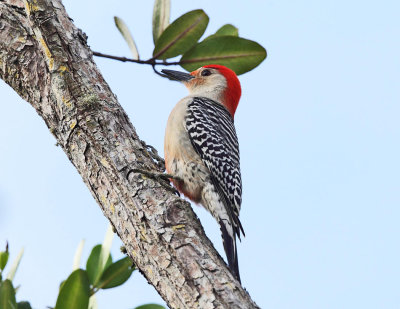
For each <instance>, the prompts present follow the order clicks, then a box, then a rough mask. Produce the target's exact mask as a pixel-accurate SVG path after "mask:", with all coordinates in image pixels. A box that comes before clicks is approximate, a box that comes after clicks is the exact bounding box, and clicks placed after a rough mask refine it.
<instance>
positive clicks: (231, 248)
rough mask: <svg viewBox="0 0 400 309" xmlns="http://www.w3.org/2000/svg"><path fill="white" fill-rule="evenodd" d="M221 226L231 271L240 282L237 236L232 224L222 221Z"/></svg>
mask: <svg viewBox="0 0 400 309" xmlns="http://www.w3.org/2000/svg"><path fill="white" fill-rule="evenodd" d="M219 225H220V227H221V233H222V240H223V243H224V249H225V254H226V258H227V260H228V265H229V268H230V269H231V271H232V273H233V275H234V276H235V277H236V279H237V280H238V281H239V282H240V275H239V263H238V257H237V247H236V234H235V232H234V231H233V228H232V225H231V224H230V223H228V222H226V221H225V222H224V220H220V221H219Z"/></svg>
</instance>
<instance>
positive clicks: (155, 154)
mask: <svg viewBox="0 0 400 309" xmlns="http://www.w3.org/2000/svg"><path fill="white" fill-rule="evenodd" d="M140 142H141V143H142V145H143V147H144V148H146V150H147V151H148V152H149V155H150V157H151V158H152V159H153V161H155V163H156V164H157V166H158V167H159V168H160V169H161V170H162V171H165V161H164V159H163V158H161V157H160V156H159V155H158V151H157V149H155V148H154V147H153V146H151V145H148V144H146V142H145V141H142V140H141V141H140Z"/></svg>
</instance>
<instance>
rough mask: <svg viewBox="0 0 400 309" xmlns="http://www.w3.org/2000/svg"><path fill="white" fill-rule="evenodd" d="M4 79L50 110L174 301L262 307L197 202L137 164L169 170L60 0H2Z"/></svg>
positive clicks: (140, 257) (128, 240)
mask: <svg viewBox="0 0 400 309" xmlns="http://www.w3.org/2000/svg"><path fill="white" fill-rule="evenodd" d="M0 77H1V78H2V79H3V80H4V81H5V82H7V83H8V84H9V85H10V86H11V87H12V88H13V89H14V90H15V91H16V92H17V93H18V94H19V95H20V96H21V97H22V98H23V99H24V100H26V101H28V102H29V103H30V104H31V105H32V106H33V107H34V108H35V109H36V111H37V112H38V114H39V115H40V116H41V117H42V118H43V120H44V121H45V123H46V125H47V126H48V128H49V130H50V132H51V133H52V134H53V135H54V136H55V138H56V139H57V142H58V144H59V145H60V146H61V147H62V148H63V150H64V152H65V153H66V155H67V156H68V158H69V160H70V161H71V162H72V164H73V165H74V166H75V167H76V169H77V170H78V172H79V173H80V175H81V176H82V179H83V181H84V182H85V183H86V185H87V186H88V188H89V190H90V191H91V193H92V195H93V197H94V198H95V199H96V201H97V203H98V204H99V206H100V208H101V210H102V211H103V213H104V215H105V216H106V217H107V218H108V219H109V220H110V222H111V223H112V224H113V225H114V227H115V229H116V231H117V233H118V235H119V236H120V238H121V239H122V241H123V243H124V244H125V247H126V249H127V252H128V254H129V256H130V257H131V258H132V260H133V261H134V263H135V264H136V265H137V267H138V268H139V269H140V271H141V273H142V274H143V275H144V276H145V277H146V278H147V280H148V281H149V283H151V284H152V285H153V286H154V287H155V288H156V289H157V291H158V292H159V293H160V295H161V297H162V298H163V299H164V300H165V301H166V302H167V303H168V305H169V306H170V307H171V308H258V307H257V305H256V304H255V303H254V302H253V301H252V300H251V298H250V296H249V295H248V293H247V292H246V291H244V290H243V288H242V287H241V286H240V284H239V283H238V281H237V280H235V279H234V277H233V276H232V274H231V273H230V271H229V270H228V268H227V266H226V264H225V263H224V261H223V260H222V259H221V257H220V256H219V255H218V253H217V252H216V250H215V249H214V247H213V245H212V244H211V242H210V241H209V240H208V238H207V237H206V236H205V234H204V231H203V229H202V227H201V225H200V222H199V220H198V219H197V217H196V215H195V214H194V213H193V211H192V209H191V207H190V204H189V203H188V202H186V201H184V200H182V199H180V198H179V197H177V196H176V195H175V194H174V193H173V192H171V191H170V190H167V189H166V188H165V187H164V186H162V185H161V183H160V182H161V181H162V180H153V179H151V178H148V177H146V176H145V175H143V174H141V173H138V172H135V169H144V170H149V171H153V172H161V171H162V170H161V168H160V167H159V165H157V163H156V162H155V161H154V160H153V157H152V156H151V151H148V149H147V147H146V146H145V145H144V144H143V143H142V142H141V140H140V139H139V137H138V136H137V134H136V132H135V129H134V127H133V126H132V124H131V122H130V121H129V119H128V117H127V115H126V114H125V112H124V110H123V109H122V107H121V106H120V105H119V103H118V102H117V99H116V97H115V96H114V94H113V93H112V92H111V90H110V88H109V86H108V85H107V83H106V82H105V81H104V79H103V77H102V75H101V74H100V72H99V70H98V69H97V67H96V65H95V63H94V62H93V58H92V52H91V50H90V48H89V47H88V46H87V44H86V35H85V34H84V33H83V32H82V31H81V30H79V29H77V28H76V27H75V26H74V25H73V23H72V22H71V19H70V18H69V17H68V15H67V13H66V11H65V9H64V6H63V5H62V3H61V2H60V1H59V0H29V1H24V2H23V1H21V0H0ZM138 82H139V81H138ZM165 184H166V183H165Z"/></svg>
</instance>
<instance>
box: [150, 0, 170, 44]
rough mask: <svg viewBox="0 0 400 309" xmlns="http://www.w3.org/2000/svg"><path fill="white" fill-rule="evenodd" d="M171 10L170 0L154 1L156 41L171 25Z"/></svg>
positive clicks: (154, 33)
mask: <svg viewBox="0 0 400 309" xmlns="http://www.w3.org/2000/svg"><path fill="white" fill-rule="evenodd" d="M170 10H171V1H170V0H156V1H154V9H153V41H154V43H156V41H157V39H158V38H159V37H160V35H161V33H163V31H164V30H165V29H166V28H167V27H168V25H169V15H170Z"/></svg>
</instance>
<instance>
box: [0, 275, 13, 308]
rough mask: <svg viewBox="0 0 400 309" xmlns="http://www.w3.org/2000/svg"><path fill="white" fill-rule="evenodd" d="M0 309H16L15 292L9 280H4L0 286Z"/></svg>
mask: <svg viewBox="0 0 400 309" xmlns="http://www.w3.org/2000/svg"><path fill="white" fill-rule="evenodd" d="M0 308H1V309H16V308H17V302H16V300H15V291H14V288H13V285H12V283H11V280H8V279H7V280H4V281H3V282H1V284H0Z"/></svg>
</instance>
